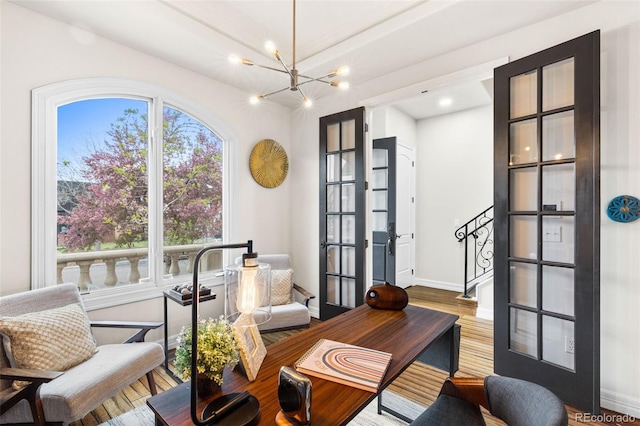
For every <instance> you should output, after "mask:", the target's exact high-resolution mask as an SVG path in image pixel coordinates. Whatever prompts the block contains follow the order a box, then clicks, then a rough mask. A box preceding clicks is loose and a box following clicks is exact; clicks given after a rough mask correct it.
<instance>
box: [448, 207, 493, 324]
mask: <svg viewBox="0 0 640 426" xmlns="http://www.w3.org/2000/svg"><path fill="white" fill-rule="evenodd" d="M454 235H455V237H456V238H457V239H458V242H460V243H464V293H462V294H461V295H459V296H458V297H457V298H456V300H457V301H458V310H459V312H460V313H461V314H465V315H474V316H475V315H480V316H484V317H488V316H492V314H491V312H492V311H493V255H494V253H493V206H491V207H489V208H487V209H485V210H484V211H483V212H481V213H479V214H478V215H476V216H475V217H474V218H473V219H471V220H470V221H468V222H467V223H465V224H464V225H462V226H461V227H460V228H458V229H457V230H456V231H455V234H454ZM479 298H481V299H482V300H481V303H480V306H481V308H480V310H481V312H478V302H479V301H478V299H479Z"/></svg>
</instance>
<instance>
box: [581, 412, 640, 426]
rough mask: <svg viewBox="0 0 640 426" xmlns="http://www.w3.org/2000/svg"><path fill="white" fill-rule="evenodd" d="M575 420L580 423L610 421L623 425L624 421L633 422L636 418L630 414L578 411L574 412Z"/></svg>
mask: <svg viewBox="0 0 640 426" xmlns="http://www.w3.org/2000/svg"><path fill="white" fill-rule="evenodd" d="M574 420H575V421H576V422H580V423H596V422H597V423H610V424H616V425H622V424H624V423H633V422H635V421H636V418H635V417H633V416H630V415H628V414H598V415H595V414H591V413H576V414H574Z"/></svg>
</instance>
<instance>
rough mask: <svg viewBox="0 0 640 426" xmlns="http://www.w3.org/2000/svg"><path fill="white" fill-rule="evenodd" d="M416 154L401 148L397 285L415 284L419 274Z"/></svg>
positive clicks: (401, 146)
mask: <svg viewBox="0 0 640 426" xmlns="http://www.w3.org/2000/svg"><path fill="white" fill-rule="evenodd" d="M414 159H415V152H414V151H413V149H412V148H408V147H406V146H404V145H401V144H398V145H397V159H396V161H397V167H396V170H397V180H396V182H398V185H397V187H396V285H398V286H400V287H408V286H410V285H412V284H413V275H414V271H415V250H416V244H415V238H414V236H415V212H416V209H415V206H416V204H415V187H416V185H415V161H414Z"/></svg>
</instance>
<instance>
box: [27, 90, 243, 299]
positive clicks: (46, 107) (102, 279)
mask: <svg viewBox="0 0 640 426" xmlns="http://www.w3.org/2000/svg"><path fill="white" fill-rule="evenodd" d="M234 139H235V138H234V136H233V134H232V133H231V132H229V131H228V130H227V129H226V127H225V126H224V125H223V124H222V123H220V122H218V121H217V120H216V119H215V117H211V116H210V114H207V113H206V112H205V111H204V110H203V109H202V108H200V107H198V106H197V105H195V104H194V103H192V102H190V101H188V100H185V99H183V98H181V97H179V96H177V95H175V94H173V93H171V92H169V91H166V90H164V89H162V88H158V87H155V86H151V85H147V84H143V83H138V82H132V81H128V80H115V79H88V80H87V79H85V80H75V81H71V82H64V83H57V84H53V85H50V86H46V87H42V88H38V89H36V90H34V91H33V191H32V210H33V223H32V229H33V232H32V277H33V280H32V281H33V287H34V288H35V287H44V286H48V285H55V284H59V283H62V282H75V283H77V284H78V287H79V288H80V289H81V291H85V292H87V293H89V296H86V297H85V299H86V300H87V301H88V302H89V305H91V304H92V303H91V302H92V301H99V302H96V303H95V305H96V306H97V305H100V306H108V305H111V304H118V303H123V302H131V301H132V300H140V299H144V298H147V297H150V296H151V295H157V294H158V288H159V287H171V286H175V285H178V284H181V283H188V282H190V279H191V272H192V270H191V265H192V262H193V258H194V256H195V254H196V253H197V252H198V250H199V249H200V248H202V247H203V246H204V245H206V244H211V243H213V242H220V241H223V240H224V238H225V236H227V235H228V230H229V229H230V227H229V224H228V223H227V220H226V218H228V217H229V215H228V214H226V212H227V210H228V206H229V205H230V202H232V200H229V199H227V198H229V197H228V194H230V191H229V190H228V187H229V181H230V179H229V176H225V173H224V172H225V170H229V167H228V166H227V163H228V161H229V160H228V159H229V158H231V157H233V156H232V155H230V154H231V153H230V152H229V151H230V150H231V149H232V147H233V146H234V143H232V142H233V141H234ZM203 264H204V266H205V267H206V268H208V269H209V270H218V269H220V268H221V266H222V257H221V253H216V252H212V253H211V254H210V255H209V257H208V258H207V259H205V261H204V262H203Z"/></svg>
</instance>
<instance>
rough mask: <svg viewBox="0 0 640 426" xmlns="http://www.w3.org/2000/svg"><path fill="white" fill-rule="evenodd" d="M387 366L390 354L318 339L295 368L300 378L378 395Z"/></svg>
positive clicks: (297, 362) (389, 361)
mask: <svg viewBox="0 0 640 426" xmlns="http://www.w3.org/2000/svg"><path fill="white" fill-rule="evenodd" d="M390 363H391V354H390V353H387V352H381V351H377V350H375V349H368V348H363V347H360V346H355V345H349V344H347V343H340V342H336V341H333V340H328V339H320V340H319V341H318V342H317V343H316V344H315V345H313V347H311V349H309V350H308V351H307V352H306V353H305V354H304V355H303V356H302V357H301V358H300V359H299V360H298V361H296V363H295V364H294V367H295V369H296V370H298V371H299V372H301V373H303V374H308V375H310V376H315V377H320V378H323V379H326V380H331V381H334V382H338V383H342V384H344V385H349V386H353V387H356V388H359V389H363V390H366V391H369V392H378V389H379V387H380V383H381V382H382V378H383V377H384V375H385V373H386V372H387V369H388V368H389V364H390Z"/></svg>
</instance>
